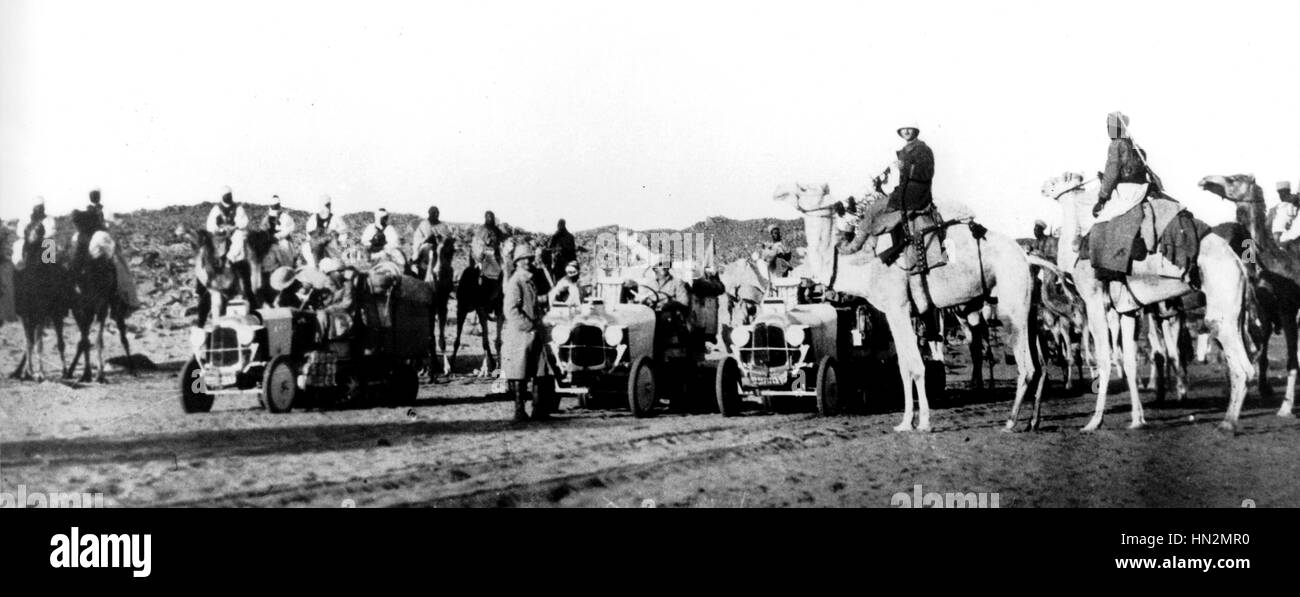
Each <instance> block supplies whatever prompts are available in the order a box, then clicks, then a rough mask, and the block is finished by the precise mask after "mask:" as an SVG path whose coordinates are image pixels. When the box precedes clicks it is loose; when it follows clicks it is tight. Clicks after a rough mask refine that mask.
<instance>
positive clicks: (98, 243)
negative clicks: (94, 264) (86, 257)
mask: <svg viewBox="0 0 1300 597" xmlns="http://www.w3.org/2000/svg"><path fill="white" fill-rule="evenodd" d="M87 247H88V248H89V249H90V257H91V258H92V259H112V258H113V257H114V256H115V255H116V254H117V243H116V242H114V241H113V237H112V236H111V235H109V233H108V232H107V231H105V230H97V231H96V232H95V233H94V234H92V235H91V236H90V243H89V244H88V245H87Z"/></svg>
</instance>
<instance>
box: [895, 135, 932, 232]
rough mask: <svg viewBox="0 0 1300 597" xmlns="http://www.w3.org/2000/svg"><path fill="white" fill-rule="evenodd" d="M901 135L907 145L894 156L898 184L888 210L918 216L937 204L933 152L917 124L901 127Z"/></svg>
mask: <svg viewBox="0 0 1300 597" xmlns="http://www.w3.org/2000/svg"><path fill="white" fill-rule="evenodd" d="M897 132H898V136H899V137H902V138H903V141H905V143H904V144H903V147H902V148H901V149H899V150H898V151H897V152H896V153H895V156H896V157H897V158H898V159H897V160H896V161H895V162H894V164H893V165H894V170H895V171H896V172H897V173H898V185H897V186H895V187H894V191H893V192H892V193H890V195H889V204H888V207H889V209H890V210H893V211H900V210H901V211H905V212H907V213H915V212H919V211H922V210H926V209H929V208H930V206H931V205H933V203H934V197H933V196H932V195H931V194H930V184H931V182H932V181H934V152H933V151H931V150H930V146H929V145H926V144H925V141H922V140H921V139H920V136H921V129H920V127H918V126H917V125H916V124H915V123H911V122H909V123H907V124H905V125H903V126H901V127H899V128H898V131H897Z"/></svg>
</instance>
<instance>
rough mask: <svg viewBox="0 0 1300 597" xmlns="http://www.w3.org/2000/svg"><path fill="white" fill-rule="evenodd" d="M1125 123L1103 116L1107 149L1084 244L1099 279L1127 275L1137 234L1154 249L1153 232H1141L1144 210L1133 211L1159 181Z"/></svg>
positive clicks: (1157, 187) (1118, 115) (1155, 190)
mask: <svg viewBox="0 0 1300 597" xmlns="http://www.w3.org/2000/svg"><path fill="white" fill-rule="evenodd" d="M1128 122H1129V118H1128V116H1125V115H1124V114H1123V113H1120V112H1111V113H1110V114H1107V115H1106V132H1107V133H1108V134H1109V135H1110V147H1109V149H1108V150H1107V153H1106V169H1105V170H1104V171H1103V172H1102V175H1101V190H1100V191H1098V193H1097V204H1096V205H1095V206H1093V208H1092V215H1093V216H1094V217H1096V218H1097V221H1096V223H1094V224H1093V228H1092V233H1091V238H1090V239H1089V243H1088V246H1089V252H1090V253H1091V255H1090V257H1091V260H1092V265H1093V267H1094V268H1095V269H1097V270H1098V272H1099V273H1100V274H1101V279H1103V280H1108V279H1118V276H1121V275H1126V274H1128V273H1129V271H1130V270H1129V268H1130V266H1131V263H1130V261H1131V258H1132V257H1133V255H1132V246H1133V239H1134V238H1136V237H1137V235H1138V234H1139V233H1141V234H1142V235H1143V237H1144V238H1143V240H1144V241H1145V242H1146V246H1147V250H1149V251H1154V250H1155V248H1156V247H1155V240H1156V239H1155V231H1154V229H1151V230H1144V229H1142V228H1143V226H1142V220H1143V211H1144V210H1141V209H1133V208H1134V207H1136V206H1138V205H1140V204H1141V203H1142V202H1143V201H1145V200H1146V198H1147V197H1148V196H1154V195H1157V194H1159V193H1160V191H1161V185H1160V179H1159V178H1157V177H1156V176H1155V174H1154V173H1152V172H1151V169H1150V168H1149V167H1148V166H1147V161H1146V152H1144V151H1143V150H1142V149H1141V148H1140V147H1138V146H1137V144H1135V143H1134V142H1133V139H1132V137H1130V136H1129V132H1128ZM1112 196H1114V197H1116V198H1117V200H1116V201H1115V202H1114V203H1110V201H1111V198H1112Z"/></svg>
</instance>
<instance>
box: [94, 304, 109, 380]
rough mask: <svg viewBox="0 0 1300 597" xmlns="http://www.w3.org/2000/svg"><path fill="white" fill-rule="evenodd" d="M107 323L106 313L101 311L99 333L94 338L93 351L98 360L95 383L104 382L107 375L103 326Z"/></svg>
mask: <svg viewBox="0 0 1300 597" xmlns="http://www.w3.org/2000/svg"><path fill="white" fill-rule="evenodd" d="M107 325H108V314H107V313H103V314H101V317H100V318H99V334H98V336H97V337H96V339H95V353H96V356H97V357H98V360H99V374H98V375H96V376H95V383H106V382H107V381H108V379H107V376H105V375H104V327H106V326H107Z"/></svg>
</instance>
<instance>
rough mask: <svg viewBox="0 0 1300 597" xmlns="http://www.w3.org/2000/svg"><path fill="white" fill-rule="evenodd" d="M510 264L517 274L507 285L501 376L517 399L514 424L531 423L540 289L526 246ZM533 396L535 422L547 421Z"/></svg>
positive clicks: (519, 248)
mask: <svg viewBox="0 0 1300 597" xmlns="http://www.w3.org/2000/svg"><path fill="white" fill-rule="evenodd" d="M511 261H512V262H513V263H514V273H513V274H511V276H510V279H509V280H508V281H507V282H506V285H505V317H506V325H505V330H504V332H503V338H502V347H501V374H502V377H504V378H505V379H506V380H507V382H508V383H509V384H510V394H511V395H512V396H513V397H514V399H515V416H514V420H515V422H523V421H527V420H528V412H527V411H526V410H525V409H524V404H525V402H527V401H528V399H529V396H528V390H527V388H528V382H529V380H531V379H532V378H533V377H536V376H537V375H538V364H539V361H541V358H542V355H541V343H540V342H539V339H540V337H539V334H540V333H541V331H542V327H541V309H539V308H538V305H537V287H536V286H535V285H534V284H533V274H532V269H533V267H532V266H533V251H532V250H531V249H530V248H529V247H528V245H527V244H520V245H519V246H517V247H515V250H514V254H513V255H512V258H511ZM538 398H539V397H538V396H533V397H532V400H533V417H532V418H533V419H534V420H541V419H545V418H547V416H548V414H547V412H546V407H545V405H543V404H542V402H544V401H543V400H539V399H538Z"/></svg>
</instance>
